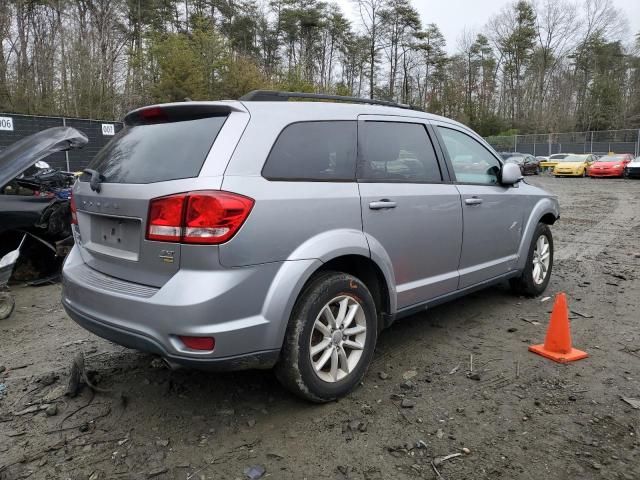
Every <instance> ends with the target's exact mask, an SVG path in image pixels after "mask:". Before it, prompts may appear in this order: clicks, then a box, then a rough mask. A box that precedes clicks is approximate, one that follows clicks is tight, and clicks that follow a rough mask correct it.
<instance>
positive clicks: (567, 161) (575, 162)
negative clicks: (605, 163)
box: [553, 154, 596, 177]
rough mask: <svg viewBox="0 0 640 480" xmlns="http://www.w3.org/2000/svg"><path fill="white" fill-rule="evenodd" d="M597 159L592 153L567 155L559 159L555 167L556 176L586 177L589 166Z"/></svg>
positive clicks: (554, 173)
mask: <svg viewBox="0 0 640 480" xmlns="http://www.w3.org/2000/svg"><path fill="white" fill-rule="evenodd" d="M595 160H596V157H595V156H594V155H591V154H584V155H575V154H571V155H567V156H566V157H564V158H561V159H559V160H558V163H557V164H556V166H555V167H554V169H553V175H554V176H556V177H586V176H587V167H590V166H591V164H592V163H593V162H595Z"/></svg>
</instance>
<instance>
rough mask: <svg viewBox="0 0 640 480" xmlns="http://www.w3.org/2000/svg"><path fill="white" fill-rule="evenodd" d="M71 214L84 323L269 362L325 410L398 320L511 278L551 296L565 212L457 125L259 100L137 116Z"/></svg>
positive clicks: (337, 102)
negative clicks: (556, 231) (555, 227)
mask: <svg viewBox="0 0 640 480" xmlns="http://www.w3.org/2000/svg"><path fill="white" fill-rule="evenodd" d="M292 97H298V98H296V100H297V101H293V102H291V101H286V100H289V99H290V98H292ZM300 97H302V98H300ZM307 97H308V98H307ZM305 99H307V100H312V99H313V100H318V99H321V100H323V101H322V102H319V101H301V100H305ZM341 101H342V102H341ZM345 101H348V102H350V103H345ZM72 216H73V231H74V237H75V241H76V243H75V247H74V248H73V250H72V252H71V253H70V255H69V256H68V257H67V260H66V263H65V265H64V290H63V298H62V302H63V304H64V307H65V309H66V311H67V312H68V314H69V315H70V316H71V318H73V319H74V320H75V321H76V322H77V323H79V324H80V325H82V326H83V327H85V328H86V329H88V330H90V331H92V332H94V333H95V334H97V335H99V336H101V337H104V338H106V339H109V340H111V341H113V342H116V343H118V344H121V345H124V346H127V347H130V348H134V349H138V350H141V351H146V352H152V353H154V354H157V355H160V356H162V357H163V358H164V359H165V360H166V361H167V362H168V363H169V364H181V365H187V366H191V367H196V368H224V369H242V368H270V367H274V368H275V372H276V374H277V377H278V378H279V379H280V381H281V382H282V383H283V385H285V386H286V387H287V388H288V389H290V390H291V391H293V392H294V393H296V394H298V395H300V396H302V397H304V398H306V399H309V400H312V401H316V402H324V401H329V400H332V399H335V398H337V397H339V396H341V395H345V394H346V393H348V392H349V391H350V390H352V389H353V388H354V387H355V386H356V385H357V384H358V383H359V382H360V381H361V379H362V377H363V375H364V373H365V371H366V369H367V367H368V365H369V363H370V362H371V359H372V356H373V353H374V348H375V345H376V339H377V337H378V334H379V333H380V331H381V330H382V329H384V328H385V327H388V326H389V325H390V324H391V323H392V322H393V321H394V320H396V319H398V318H400V317H403V316H406V315H409V314H412V313H415V312H418V311H423V310H425V309H427V308H430V307H432V306H433V305H436V304H438V303H441V302H444V301H447V300H451V299H455V298H457V297H459V296H461V295H464V294H466V293H469V292H471V291H474V290H477V289H479V288H483V287H486V286H488V285H490V284H494V283H496V282H501V281H504V280H509V281H510V282H511V285H512V287H513V288H514V289H515V290H516V291H517V292H518V293H519V294H521V295H529V296H535V295H539V294H541V293H542V292H543V291H544V290H545V288H546V286H547V284H548V282H549V278H550V275H551V269H552V264H553V239H552V236H551V231H550V228H549V226H550V225H552V224H553V223H554V222H555V221H556V219H557V218H558V216H559V213H558V203H557V200H556V199H555V197H553V196H551V195H549V194H548V193H546V192H544V191H543V190H541V189H539V188H536V187H534V186H532V185H529V184H527V183H525V182H523V181H522V177H521V174H520V169H519V167H518V165H515V164H503V162H502V160H501V158H500V156H499V155H498V154H497V153H496V152H495V151H494V150H493V149H492V148H491V147H490V146H489V145H488V144H487V143H486V142H485V141H484V140H483V139H482V138H481V137H479V136H478V135H477V134H476V133H474V132H473V131H471V130H470V129H469V128H467V127H465V126H464V125H461V124H459V123H457V122H454V121H452V120H448V119H446V118H442V117H438V116H435V115H430V114H427V113H422V112H419V111H414V110H412V109H410V108H408V107H406V106H403V105H397V104H388V103H386V102H376V101H370V100H359V99H354V98H346V97H331V96H321V95H308V94H296V93H290V92H289V93H287V92H268V91H257V92H252V93H251V94H248V95H246V96H244V97H242V98H241V99H240V100H239V101H223V102H183V103H170V104H164V105H154V106H149V107H144V108H140V109H138V110H134V111H132V112H130V113H129V114H127V115H126V117H125V118H124V128H123V130H122V131H120V132H119V133H118V134H117V135H116V136H115V137H114V138H113V139H112V140H111V142H109V143H108V144H107V145H106V146H105V147H104V148H103V149H102V150H101V151H100V152H99V153H98V155H97V156H96V157H95V158H94V160H93V161H92V163H91V164H90V165H89V168H88V169H87V170H85V173H84V174H83V175H82V176H81V177H80V179H79V181H78V182H76V185H75V186H74V188H73V203H72Z"/></svg>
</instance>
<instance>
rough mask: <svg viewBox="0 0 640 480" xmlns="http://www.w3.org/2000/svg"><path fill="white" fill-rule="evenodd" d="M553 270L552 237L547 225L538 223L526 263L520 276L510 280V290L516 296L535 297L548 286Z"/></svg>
mask: <svg viewBox="0 0 640 480" xmlns="http://www.w3.org/2000/svg"><path fill="white" fill-rule="evenodd" d="M552 269H553V235H552V234H551V229H550V228H549V225H546V224H544V223H539V224H538V226H537V227H536V230H535V232H534V233H533V240H532V241H531V245H530V246H529V254H528V255H527V263H526V266H525V268H524V270H523V271H522V274H521V275H520V276H519V277H517V278H513V279H511V280H510V284H511V289H512V290H513V291H514V293H516V294H518V295H524V296H527V297H537V296H538V295H541V294H542V293H543V292H544V291H545V290H546V288H547V285H549V280H550V279H551V271H552Z"/></svg>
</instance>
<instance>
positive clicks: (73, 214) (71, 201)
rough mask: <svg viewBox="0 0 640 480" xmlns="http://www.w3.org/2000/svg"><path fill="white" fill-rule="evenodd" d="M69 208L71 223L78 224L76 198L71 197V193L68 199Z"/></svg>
mask: <svg viewBox="0 0 640 480" xmlns="http://www.w3.org/2000/svg"><path fill="white" fill-rule="evenodd" d="M69 209H70V210H71V225H77V224H78V209H77V208H76V199H75V198H73V193H72V194H71V198H70V199H69Z"/></svg>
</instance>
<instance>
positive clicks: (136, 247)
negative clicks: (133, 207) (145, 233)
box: [84, 215, 141, 262]
mask: <svg viewBox="0 0 640 480" xmlns="http://www.w3.org/2000/svg"><path fill="white" fill-rule="evenodd" d="M140 231H141V222H140V220H139V219H135V218H122V217H109V216H104V215H91V239H90V242H89V243H87V242H86V241H85V243H84V247H85V248H86V249H87V250H90V251H92V252H94V253H99V254H101V255H109V256H112V257H118V258H121V259H123V260H129V261H133V262H137V261H138V259H139V257H140Z"/></svg>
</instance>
